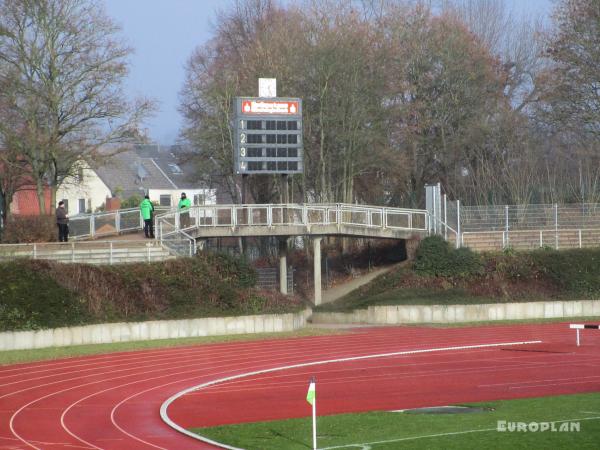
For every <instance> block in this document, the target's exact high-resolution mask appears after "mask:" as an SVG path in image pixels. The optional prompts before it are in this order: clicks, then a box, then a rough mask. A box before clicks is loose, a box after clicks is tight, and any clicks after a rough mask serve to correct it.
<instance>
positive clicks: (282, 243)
mask: <svg viewBox="0 0 600 450" xmlns="http://www.w3.org/2000/svg"><path fill="white" fill-rule="evenodd" d="M279 292H281V293H282V294H283V295H287V293H288V291H287V238H280V239H279Z"/></svg>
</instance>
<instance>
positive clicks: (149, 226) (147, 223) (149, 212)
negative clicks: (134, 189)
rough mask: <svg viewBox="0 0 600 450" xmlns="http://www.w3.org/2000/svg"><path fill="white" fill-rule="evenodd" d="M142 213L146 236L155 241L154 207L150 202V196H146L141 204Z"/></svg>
mask: <svg viewBox="0 0 600 450" xmlns="http://www.w3.org/2000/svg"><path fill="white" fill-rule="evenodd" d="M140 211H141V212H142V219H144V235H145V236H146V237H147V238H152V239H154V224H153V220H154V217H153V216H154V205H153V204H152V202H151V201H150V196H149V195H146V196H145V197H144V200H142V203H140Z"/></svg>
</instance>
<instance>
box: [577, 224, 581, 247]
mask: <svg viewBox="0 0 600 450" xmlns="http://www.w3.org/2000/svg"><path fill="white" fill-rule="evenodd" d="M578 231H579V248H581V228H580V229H579V230H578Z"/></svg>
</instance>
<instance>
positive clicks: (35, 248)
mask: <svg viewBox="0 0 600 450" xmlns="http://www.w3.org/2000/svg"><path fill="white" fill-rule="evenodd" d="M33 259H37V244H36V243H34V244H33Z"/></svg>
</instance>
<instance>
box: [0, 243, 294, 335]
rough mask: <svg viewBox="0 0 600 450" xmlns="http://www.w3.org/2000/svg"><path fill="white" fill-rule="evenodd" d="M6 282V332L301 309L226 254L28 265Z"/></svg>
mask: <svg viewBox="0 0 600 450" xmlns="http://www.w3.org/2000/svg"><path fill="white" fill-rule="evenodd" d="M0 280H2V281H1V282H0V329H1V330H33V329H40V328H53V327H59V326H70V325H79V324H83V323H99V322H115V321H137V320H160V319H180V318H188V317H210V316H224V315H239V314H256V313H265V312H285V311H289V309H290V307H291V306H294V307H296V306H298V305H297V304H295V303H294V301H295V300H294V299H290V298H289V297H281V298H280V297H278V296H275V297H269V296H268V295H265V293H263V292H260V291H257V290H256V289H254V288H253V286H254V285H255V283H256V272H255V271H254V269H253V268H252V267H251V266H250V265H249V264H248V263H247V261H245V260H243V259H237V258H234V257H231V256H226V255H206V254H199V255H198V256H197V257H195V258H185V259H176V260H169V261H165V262H160V263H152V264H146V263H139V264H124V265H119V266H93V265H85V264H63V263H58V262H52V261H44V260H21V261H15V262H10V263H4V264H1V265H0Z"/></svg>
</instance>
